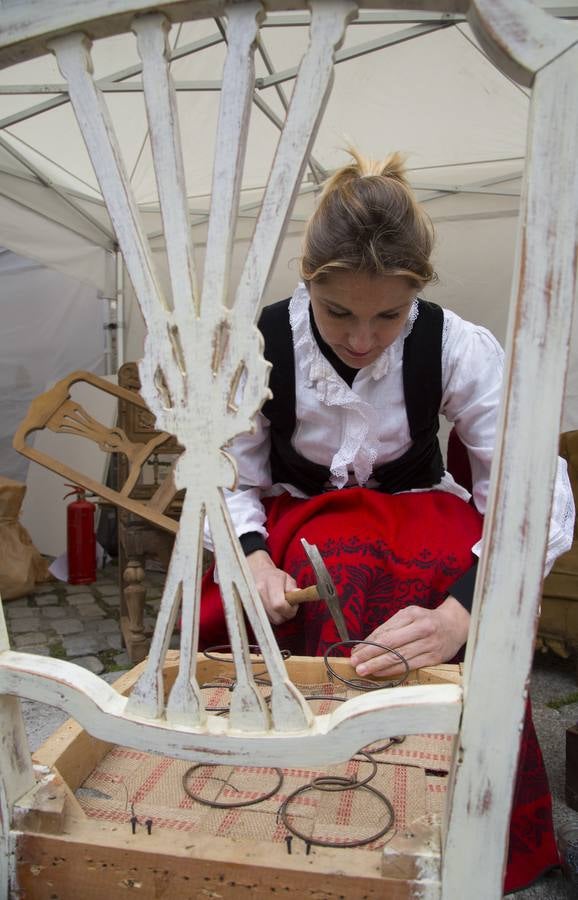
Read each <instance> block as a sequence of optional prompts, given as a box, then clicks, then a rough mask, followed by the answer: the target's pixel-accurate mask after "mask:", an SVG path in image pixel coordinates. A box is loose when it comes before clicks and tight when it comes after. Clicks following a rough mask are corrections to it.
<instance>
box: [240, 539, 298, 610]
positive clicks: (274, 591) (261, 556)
mask: <svg viewBox="0 0 578 900" xmlns="http://www.w3.org/2000/svg"><path fill="white" fill-rule="evenodd" d="M247 563H248V564H249V568H250V569H251V572H252V573H253V578H254V579H255V584H256V585H257V590H258V591H259V595H260V597H261V600H262V601H263V606H264V607H265V612H266V613H267V616H268V618H269V621H270V622H272V623H273V625H281V624H282V623H283V622H288V621H289V619H292V618H293V617H294V616H295V615H297V610H298V606H297V605H296V606H291V604H290V603H288V602H287V600H286V599H285V592H286V591H294V590H296V589H297V582H296V581H295V579H294V578H292V577H291V575H288V574H287V572H284V571H283V570H282V569H278V568H277V566H276V565H275V563H274V562H273V560H272V559H271V557H270V556H269V554H268V553H267V551H266V550H255V552H254V553H251V554H250V555H249V556H248V557H247Z"/></svg>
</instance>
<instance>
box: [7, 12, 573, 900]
mask: <svg viewBox="0 0 578 900" xmlns="http://www.w3.org/2000/svg"><path fill="white" fill-rule="evenodd" d="M392 6H395V7H396V8H404V7H405V8H407V9H410V8H411V9H413V10H415V9H417V8H419V9H423V10H432V11H457V10H459V11H466V10H467V11H468V13H469V20H470V23H471V24H472V26H473V27H474V29H475V32H476V35H477V37H478V39H479V40H480V42H481V43H482V44H483V46H484V48H485V50H486V52H487V53H488V54H489V55H490V57H491V58H492V59H493V60H494V62H495V64H496V65H497V66H499V67H500V68H501V69H502V70H503V71H505V72H506V73H507V74H508V75H510V76H511V77H512V78H514V79H516V80H517V81H518V82H520V83H522V84H524V85H528V86H532V89H533V90H532V116H531V123H530V130H529V138H528V141H529V143H528V156H527V169H526V180H525V189H524V195H523V211H522V215H521V229H520V238H519V247H518V264H517V274H516V278H515V283H514V286H513V290H512V308H511V315H510V333H509V338H508V366H507V374H506V378H505V385H506V393H505V398H504V403H503V412H502V427H501V430H500V439H499V446H498V450H497V453H496V458H495V462H494V468H493V477H492V487H491V499H490V507H489V510H488V514H487V517H486V521H485V529H484V539H485V551H484V556H483V558H482V562H481V566H480V572H479V576H478V582H477V587H476V598H475V603H474V612H473V620H474V621H473V623H472V636H471V639H470V642H469V646H468V657H467V660H466V670H465V678H464V683H463V688H460V687H458V686H456V685H450V684H448V685H439V684H438V685H435V684H434V685H427V686H421V687H420V686H415V687H411V686H410V687H403V688H396V689H392V690H389V691H384V692H374V693H371V694H369V695H365V696H362V697H359V698H356V699H353V700H351V701H349V702H348V703H347V704H344V705H343V707H342V708H340V709H338V710H337V711H336V712H335V713H333V714H332V715H329V716H323V717H318V718H316V717H313V716H312V715H311V714H310V712H309V709H308V707H307V705H306V703H305V702H304V700H303V698H302V697H301V695H300V693H299V691H298V690H297V689H296V688H295V686H294V685H293V684H292V683H291V681H290V679H289V677H288V675H287V671H286V668H285V664H284V662H283V660H282V658H281V655H280V652H279V649H278V647H277V645H276V643H275V640H274V637H273V634H272V631H271V629H270V626H269V624H268V621H267V619H266V617H265V615H264V612H263V610H262V607H261V604H260V602H259V599H258V596H257V594H256V590H255V587H254V584H253V583H252V580H251V577H250V573H249V570H248V567H247V565H246V562H245V559H244V557H243V554H242V552H241V550H240V547H239V544H238V542H237V540H236V538H235V536H234V534H233V531H232V527H231V523H230V520H229V516H228V513H227V508H226V505H225V503H224V500H223V494H222V491H223V488H225V487H231V486H232V485H233V484H234V482H235V471H234V467H233V464H232V462H231V460H230V458H229V457H228V456H227V454H226V449H225V448H226V446H227V444H228V442H229V441H230V440H231V439H232V438H233V437H234V436H235V435H237V434H239V433H241V432H243V431H245V430H246V429H248V428H249V427H250V425H251V420H252V417H253V415H254V414H255V413H256V411H257V410H258V409H259V407H260V405H261V404H262V403H263V401H264V399H265V398H266V397H267V374H268V372H267V365H266V363H265V361H264V359H263V357H262V354H261V338H260V335H259V333H258V331H257V329H256V327H255V321H256V319H257V316H258V313H259V308H260V303H261V298H262V295H263V291H264V288H265V284H266V282H267V278H268V275H269V272H270V270H271V267H272V265H273V262H274V259H275V255H276V251H277V248H278V246H279V243H280V241H281V240H282V237H283V232H284V225H285V223H286V221H287V218H288V215H289V213H290V210H291V207H292V203H293V201H294V198H295V195H296V192H297V190H298V188H299V185H300V182H301V178H302V174H303V171H304V165H305V161H306V159H307V155H308V152H309V150H310V148H311V146H312V141H313V138H314V136H315V132H316V128H317V125H318V123H319V121H320V118H321V116H322V114H323V109H324V105H325V103H326V100H327V97H328V94H329V91H330V88H331V81H332V72H333V63H334V56H335V52H336V50H337V48H339V46H340V43H341V42H342V39H343V34H344V30H345V28H346V27H347V24H348V21H350V20H351V18H352V17H354V16H355V15H356V14H357V11H358V9H363V8H371V9H377V8H379V7H383V8H390V7H392ZM301 7H303V8H309V7H310V8H311V29H310V38H311V39H310V45H309V47H308V48H307V50H306V52H305V55H304V57H303V59H302V61H301V64H300V68H299V72H298V75H297V77H296V81H295V87H294V91H293V94H292V97H291V101H290V104H289V107H288V110H287V116H286V121H285V125H284V128H283V131H282V133H281V136H280V139H279V145H278V150H277V154H276V156H275V160H274V163H273V167H272V171H271V174H270V178H269V181H268V184H267V187H266V189H265V192H264V196H263V202H262V206H261V211H260V214H259V217H258V219H257V224H256V228H255V232H254V235H253V239H252V241H251V243H250V246H249V251H248V254H247V259H246V263H245V268H244V271H243V275H242V278H241V280H240V282H239V285H238V288H237V290H236V292H235V296H234V297H232V298H231V297H229V294H228V287H229V286H228V277H227V275H228V271H229V261H230V254H231V246H232V236H233V229H234V225H235V219H236V214H237V209H238V202H239V186H240V173H241V171H242V167H243V162H244V156H245V138H246V122H247V117H248V115H249V109H250V104H251V99H252V94H253V84H254V67H253V53H254V49H255V46H256V42H257V39H258V34H259V25H260V22H261V21H262V19H263V16H264V14H265V13H266V12H267V11H276V10H277V11H278V10H283V9H292V10H294V9H296V8H301ZM137 13H138V16H137ZM209 15H219V16H221V15H223V16H225V17H226V22H227V29H226V34H227V44H228V50H227V57H226V63H225V68H224V72H223V86H222V93H221V106H220V116H219V122H218V133H217V139H216V142H215V146H216V157H215V165H214V183H215V184H216V185H218V191H217V192H216V193H215V197H214V200H213V203H212V207H211V214H210V221H209V232H208V240H207V252H206V262H205V268H204V274H203V280H202V285H201V287H200V288H197V285H196V279H195V271H194V263H193V248H192V246H191V243H190V239H189V221H188V213H187V205H186V196H185V189H184V177H183V166H182V156H181V148H180V142H179V134H178V129H175V128H173V126H174V125H175V123H176V120H177V112H176V102H175V94H174V88H173V86H172V83H171V76H170V71H169V64H168V54H167V46H166V33H167V28H168V26H169V24H170V22H178V21H181V20H182V19H184V18H185V17H189V18H191V17H192V18H195V17H206V16H209ZM0 25H1V26H2V30H1V32H0V65H9V64H11V63H12V62H14V61H16V60H21V59H25V58H28V57H31V56H34V55H38V54H41V53H44V52H46V51H48V50H49V51H52V52H53V53H54V54H55V56H56V59H57V61H58V65H59V67H60V69H61V72H62V74H63V76H64V77H65V79H66V80H67V81H68V84H69V91H70V100H71V102H72V104H73V107H74V109H75V112H76V116H77V119H78V122H79V124H80V127H81V129H82V132H83V135H84V138H85V141H86V145H87V148H88V151H89V154H90V156H91V159H92V162H93V165H94V168H95V171H96V174H97V177H98V180H99V183H100V186H101V189H102V192H103V195H104V197H105V200H106V204H107V207H108V210H109V213H110V216H111V219H112V222H113V224H114V228H115V230H116V233H117V236H118V241H119V244H120V247H121V250H122V253H123V256H124V260H125V263H126V267H127V270H128V273H129V276H130V278H131V281H132V283H133V285H134V288H135V291H136V293H137V295H138V299H139V302H140V305H141V309H142V312H143V315H144V318H145V320H146V324H147V328H148V338H147V342H146V348H145V356H144V359H143V360H142V361H141V364H140V375H141V383H142V393H143V396H144V398H145V400H146V402H147V404H148V406H149V407H150V409H151V410H153V411H154V413H155V414H156V420H157V427H158V428H159V429H160V430H162V431H166V432H169V433H170V434H173V435H175V436H176V437H177V439H178V441H179V443H180V444H182V445H183V446H184V447H185V451H184V453H183V454H182V456H181V457H180V460H179V464H178V467H177V470H176V478H175V480H176V485H177V487H178V488H186V491H187V493H186V500H185V502H184V507H183V512H182V517H181V524H180V530H179V533H178V535H177V538H176V543H175V550H174V553H173V556H172V560H171V564H170V568H169V572H168V576H167V580H166V587H165V591H164V595H163V598H162V604H161V608H160V612H159V616H158V621H157V625H156V629H155V634H154V637H153V641H152V645H151V651H150V656H149V659H148V661H147V663H146V664H145V666H144V669H143V671H142V674H141V675H140V677H139V679H138V681H137V682H136V684H135V686H134V688H133V690H132V693H131V694H130V696H129V697H128V698H126V697H124V696H121V695H120V694H118V693H117V692H116V691H115V690H114V689H113V688H111V687H109V686H107V685H106V684H104V683H103V682H102V681H101V680H100V679H98V678H97V677H96V676H93V675H92V674H90V673H88V672H86V671H85V670H81V669H79V668H78V667H76V666H74V665H73V664H71V663H68V662H63V661H59V660H56V659H47V658H42V657H39V656H32V655H28V654H25V653H17V652H14V651H12V650H10V648H9V645H8V639H7V635H6V629H5V627H4V624H3V620H2V625H1V629H2V630H1V631H0V751H1V756H0V893H1V892H3V895H4V896H6V895H7V894H9V895H10V896H19V894H18V879H19V874H18V872H19V870H18V862H17V860H18V855H19V847H21V846H23V844H22V842H26V841H27V842H28V844H29V842H30V840H32V835H30V834H27V833H23V832H22V831H21V830H19V826H18V821H17V819H16V818H15V816H14V810H15V808H16V806H17V804H18V803H21V798H22V797H23V796H24V795H26V794H28V792H30V791H34V789H35V774H34V770H33V768H32V765H31V762H30V755H29V752H28V749H27V742H26V738H25V733H24V726H23V721H22V716H21V711H20V705H19V699H18V698H20V697H24V698H31V699H36V700H40V701H43V702H48V703H50V704H53V705H55V706H59V707H61V708H63V709H64V710H66V711H67V712H69V713H70V714H71V715H72V716H73V717H74V718H75V719H77V721H78V722H79V723H81V724H82V726H83V727H84V728H85V729H86V730H87V731H88V732H89V733H90V734H92V735H94V736H95V737H96V738H99V739H102V740H107V741H114V742H117V743H122V744H124V745H128V746H131V747H135V748H140V749H146V750H153V751H157V752H159V753H166V754H168V755H171V756H175V757H179V758H182V759H187V760H192V761H194V762H211V761H212V762H219V761H222V760H223V758H224V757H226V758H227V759H228V760H229V761H230V762H233V763H237V764H239V765H243V764H247V763H254V762H255V761H259V763H260V764H262V765H270V766H285V765H288V764H292V765H301V764H303V765H312V764H315V763H316V762H323V763H327V762H330V761H337V760H342V759H345V758H347V757H349V756H350V755H351V754H352V753H354V752H355V751H356V750H357V749H358V748H359V747H360V746H362V745H366V744H368V743H369V742H371V741H372V740H374V739H379V738H381V737H383V735H384V733H387V734H417V733H422V732H447V733H453V734H455V735H456V736H457V741H456V748H457V752H456V753H455V760H454V763H453V772H452V778H451V784H452V786H451V791H450V796H449V800H448V805H447V815H446V821H445V826H444V833H443V839H442V865H441V878H439V877H438V875H437V874H436V870H435V867H434V869H433V870H430V871H425V870H424V871H423V872H422V876H420V875H419V874H418V876H416V878H415V880H414V881H412V882H411V886H408V887H406V889H405V893H404V892H403V890H402V889H401V888H400V892H399V893H398V894H396V896H417V895H418V892H419V891H421V893H419V896H432V897H434V896H441V897H444V898H454V900H462V898H463V897H466V896H467V897H468V898H470V900H475V898H479V900H489V898H497V897H499V896H501V887H502V872H503V866H504V856H505V850H506V843H507V841H506V837H507V828H508V819H509V812H510V805H511V797H512V790H513V778H514V774H515V767H516V750H517V746H518V739H519V734H520V729H521V723H522V720H523V715H524V704H525V697H526V690H527V689H526V685H527V679H528V674H529V671H530V665H531V659H532V648H533V639H534V634H535V628H536V619H537V611H538V603H539V596H540V585H541V576H542V564H543V557H544V548H545V542H546V522H547V521H548V516H549V510H550V505H551V497H552V487H553V479H554V460H555V456H556V447H557V436H558V432H559V424H560V413H561V402H562V392H563V384H564V374H565V369H566V361H567V351H568V337H569V333H570V322H571V315H572V304H573V299H574V290H575V274H576V273H575V253H576V224H577V223H576V218H577V211H578V167H577V166H576V157H577V155H578V141H577V135H578V127H577V126H578V89H577V78H576V74H577V68H578V28H577V27H576V26H575V25H573V24H568V23H566V22H564V23H562V22H559V21H556V20H555V19H553V18H552V17H550V16H549V15H547V14H546V13H544V12H543V11H541V10H539V9H537V8H535V7H534V6H533V4H532V3H531V2H530V0H477V2H476V0H473V2H471V3H468V2H467V0H462V2H459V0H447V2H443V0H429V2H428V0H424V2H421V3H418V2H416V0H411V2H410V0H407V2H402V0H397V2H396V3H395V4H392V3H388V2H383V3H379V2H377V0H375V2H374V0H368V2H359V3H355V2H353V0H318V2H315V0H311V2H310V3H306V2H297V0H292V2H289V0H287V2H284V0H264V2H263V3H260V2H257V0H247V2H231V3H230V4H227V3H225V2H223V0H189V2H183V0H180V2H179V0H165V2H163V3H162V13H161V12H156V11H155V4H154V3H152V2H143V0H140V2H139V0H112V2H111V0H86V2H84V3H81V4H68V3H67V4H56V5H55V4H53V3H52V2H51V0H23V2H20V3H17V4H8V5H4V6H2V8H1V10H0ZM128 28H132V30H133V31H134V32H135V34H136V37H137V41H138V47H139V52H140V55H141V59H142V78H143V87H144V97H145V103H146V108H147V113H148V119H149V125H150V134H151V143H152V150H153V156H154V163H155V169H156V176H157V181H158V188H159V197H160V204H161V211H162V217H163V222H164V230H165V236H166V245H167V250H168V260H169V267H170V277H171V287H172V298H173V299H172V302H170V301H168V300H167V298H166V297H164V296H163V294H162V291H161V288H160V286H159V283H158V280H157V277H156V275H155V270H154V265H153V260H152V255H151V253H150V250H149V246H148V243H147V238H146V235H145V233H144V230H143V228H142V226H141V224H140V221H139V213H138V210H137V208H136V204H135V202H134V201H133V199H132V195H131V186H130V183H129V180H128V178H127V176H126V174H125V171H124V167H123V162H122V159H121V155H120V151H119V149H118V147H117V144H116V140H115V135H114V133H113V129H112V126H111V123H110V120H109V117H108V114H107V108H106V104H105V103H104V101H103V97H102V95H101V93H100V91H99V89H98V87H97V86H96V85H95V83H94V81H93V79H92V76H91V60H90V38H98V37H100V36H102V35H108V34H114V33H118V32H121V31H125V30H127V29H128ZM240 386H242V390H240ZM537 419H538V420H539V421H540V422H541V427H540V429H539V432H537V430H536V428H535V422H536V420H537ZM506 425H507V428H506ZM205 515H206V516H207V517H208V519H209V522H210V525H211V530H212V534H213V538H214V542H215V548H216V558H217V561H218V566H219V575H220V583H221V589H222V593H223V597H224V603H225V610H226V617H227V624H228V627H229V633H230V638H231V644H232V647H233V653H234V657H235V661H236V670H237V686H236V688H235V690H234V693H233V697H232V702H231V708H232V711H231V716H230V719H229V721H228V722H224V721H223V720H222V719H220V718H218V717H216V716H213V715H208V714H207V713H206V711H205V709H204V707H203V703H202V699H201V694H200V690H199V688H198V684H197V681H196V676H195V668H196V649H197V635H198V599H199V590H200V573H201V549H202V541H201V535H202V526H203V520H204V517H205ZM180 609H182V641H181V651H180V661H179V666H178V674H177V675H176V678H175V680H174V684H173V686H172V689H171V690H170V693H169V695H168V699H167V700H166V701H165V698H164V690H163V687H164V686H163V665H164V663H165V658H166V655H167V649H168V644H169V638H170V635H171V632H172V630H173V625H174V622H175V619H176V617H177V615H178V613H179V610H180ZM243 612H244V613H245V614H246V616H247V618H248V620H249V622H250V624H251V627H252V629H253V631H254V633H255V635H256V637H257V640H258V641H259V644H260V646H261V648H262V651H263V654H264V657H265V660H266V664H267V667H268V670H269V673H270V676H271V679H272V683H273V687H272V699H271V707H270V710H269V709H268V708H267V707H266V706H265V705H264V703H263V701H262V698H261V696H260V694H259V692H258V690H257V688H256V685H255V682H254V678H253V673H252V668H251V665H250V659H249V650H248V642H247V635H246V630H245V625H244V621H243ZM504 685H507V686H508V687H507V691H505V690H504ZM31 831H34V828H32V829H31ZM472 873H475V878H472ZM360 874H362V873H360ZM91 877H92V878H94V879H98V877H99V876H98V874H97V873H96V872H95V873H93V874H92V876H91ZM48 880H49V879H48ZM125 888H126V886H125V887H124V888H123V889H125ZM107 890H110V888H107ZM119 890H120V888H119ZM412 892H413V893H412ZM45 895H46V896H50V894H49V893H46V894H42V896H45ZM120 895H121V894H120V893H119V896H120ZM141 895H142V896H145V894H144V893H143V894H141ZM149 895H150V896H153V894H152V893H151V894H148V893H147V894H146V896H149ZM27 896H31V895H27ZM35 896H41V895H40V894H35ZM59 896H60V895H59ZM69 896H73V893H71V894H69ZM74 896H77V894H76V895H74ZM114 896H116V894H114ZM122 896H124V893H122ZM392 896H393V895H392Z"/></svg>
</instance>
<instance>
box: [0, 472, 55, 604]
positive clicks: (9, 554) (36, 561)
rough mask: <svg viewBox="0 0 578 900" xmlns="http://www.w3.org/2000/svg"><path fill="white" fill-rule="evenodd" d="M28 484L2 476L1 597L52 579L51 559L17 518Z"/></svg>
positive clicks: (12, 596)
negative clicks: (39, 548) (37, 545)
mask: <svg viewBox="0 0 578 900" xmlns="http://www.w3.org/2000/svg"><path fill="white" fill-rule="evenodd" d="M25 493H26V485H25V484H21V483H20V482H19V481H12V480H11V479H10V478H3V477H2V476H0V597H1V598H2V600H15V599H16V598H17V597H22V596H23V595H25V594H29V593H30V592H31V591H32V590H33V589H34V585H35V584H36V583H37V582H42V581H51V580H52V576H51V575H50V573H49V571H48V565H49V564H48V561H47V560H45V559H44V558H43V557H42V556H41V555H40V553H39V552H38V550H37V549H36V547H35V546H34V544H33V543H32V541H31V539H30V535H29V534H28V532H27V531H26V529H25V528H24V527H23V526H22V525H21V524H20V522H19V521H18V515H19V513H20V507H21V506H22V501H23V499H24V494H25Z"/></svg>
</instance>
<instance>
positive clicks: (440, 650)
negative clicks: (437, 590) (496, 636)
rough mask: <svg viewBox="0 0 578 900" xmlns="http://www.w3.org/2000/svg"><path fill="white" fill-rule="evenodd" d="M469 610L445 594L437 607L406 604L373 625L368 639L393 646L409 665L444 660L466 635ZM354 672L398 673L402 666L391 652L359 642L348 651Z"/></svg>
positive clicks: (403, 669)
mask: <svg viewBox="0 0 578 900" xmlns="http://www.w3.org/2000/svg"><path fill="white" fill-rule="evenodd" d="M469 625H470V614H469V612H468V611H467V610H466V609H464V607H463V606H462V605H461V603H458V601H457V600H456V599H455V597H447V598H446V599H445V600H444V602H443V603H442V604H441V606H438V608H437V609H422V607H421V606H407V607H406V608H405V609H401V610H400V611H399V612H397V613H395V615H393V616H392V617H391V619H388V620H387V622H384V623H383V625H380V626H379V628H376V629H375V631H373V632H372V633H371V634H370V635H368V637H367V639H366V640H368V641H376V642H377V643H379V644H384V645H385V646H386V647H391V648H392V649H393V650H397V652H398V653H401V655H402V656H403V657H404V658H405V659H406V660H407V662H408V664H409V667H410V669H419V668H420V667H421V666H435V665H438V663H443V662H447V661H448V660H450V659H453V657H454V656H455V655H456V653H457V652H458V650H459V649H460V648H461V647H463V645H464V644H465V643H466V640H467V638H468V629H469ZM351 665H352V666H353V667H354V669H355V671H356V673H357V674H358V675H402V674H403V672H404V671H405V667H404V666H403V664H402V663H401V662H400V660H399V659H398V658H397V657H396V656H394V654H393V653H383V651H382V650H380V649H379V648H378V647H368V646H366V645H364V644H360V645H359V646H358V647H354V648H353V650H352V653H351Z"/></svg>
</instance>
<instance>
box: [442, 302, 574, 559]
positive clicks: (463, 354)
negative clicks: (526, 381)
mask: <svg viewBox="0 0 578 900" xmlns="http://www.w3.org/2000/svg"><path fill="white" fill-rule="evenodd" d="M444 320H445V321H444V338H443V349H442V405H441V410H440V411H441V412H442V413H443V415H444V416H445V417H446V418H447V419H448V420H449V421H450V422H453V424H454V426H455V429H456V432H457V434H458V436H459V438H460V440H461V441H462V443H463V444H464V445H465V447H466V448H467V450H468V456H469V460H470V466H471V470H472V482H473V488H472V493H473V498H474V503H475V505H476V508H477V509H478V510H479V511H480V512H481V513H482V514H484V513H485V512H486V507H487V500H488V487H489V480H490V466H491V462H492V456H493V452H494V447H495V443H496V432H497V423H498V412H499V404H500V399H501V392H502V379H503V371H504V352H503V350H502V348H501V347H500V345H499V343H498V342H497V340H496V339H495V337H494V336H493V335H492V334H491V332H489V331H488V330H487V329H486V328H483V327H482V326H480V325H474V324H472V323H471V322H466V321H464V320H463V319H460V318H459V316H456V315H455V314H454V313H451V312H449V311H447V310H444ZM573 529H574V501H573V497H572V490H571V487H570V481H569V479H568V473H567V468H566V463H565V461H564V460H563V459H560V458H559V459H558V467H557V472H556V482H555V487H554V500H553V504H552V515H551V519H550V530H549V538H548V548H547V553H546V574H547V573H548V572H549V571H550V569H551V568H552V565H553V563H554V560H555V559H556V558H557V557H558V556H560V554H562V553H565V552H566V550H568V549H569V548H570V547H571V545H572V534H573ZM479 549H480V548H479V545H476V547H474V548H473V550H474V552H475V553H477V554H479Z"/></svg>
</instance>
